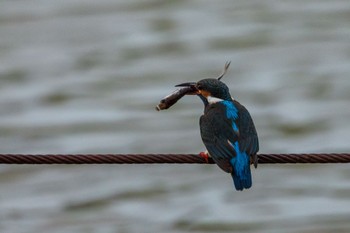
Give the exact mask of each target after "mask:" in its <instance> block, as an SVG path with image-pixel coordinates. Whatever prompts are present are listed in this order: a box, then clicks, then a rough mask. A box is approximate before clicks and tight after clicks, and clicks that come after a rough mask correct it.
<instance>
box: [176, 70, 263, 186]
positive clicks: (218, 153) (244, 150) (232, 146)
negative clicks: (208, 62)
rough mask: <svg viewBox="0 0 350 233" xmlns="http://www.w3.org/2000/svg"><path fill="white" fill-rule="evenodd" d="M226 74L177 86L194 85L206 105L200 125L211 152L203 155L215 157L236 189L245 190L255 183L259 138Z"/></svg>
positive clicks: (208, 149)
mask: <svg viewBox="0 0 350 233" xmlns="http://www.w3.org/2000/svg"><path fill="white" fill-rule="evenodd" d="M222 76H223V75H222ZM222 76H220V77H219V78H217V79H216V78H207V79H202V80H200V81H198V82H187V83H182V84H179V85H176V86H178V87H184V86H191V87H192V88H193V90H195V93H194V94H196V95H197V96H198V97H199V98H200V99H201V100H202V102H203V104H204V114H203V115H202V116H201V117H200V121H199V126H200V133H201V137H202V141H203V143H204V145H205V147H206V149H207V151H206V152H201V153H200V156H201V157H203V158H204V159H205V160H206V161H208V158H209V157H211V158H212V159H213V160H214V162H215V163H216V164H217V165H218V166H219V167H220V168H221V169H222V170H224V171H225V172H227V173H230V174H231V176H232V178H233V184H234V187H235V188H236V190H238V191H242V190H243V189H249V188H250V187H251V186H252V175H251V170H250V164H251V163H253V164H254V167H255V168H256V167H257V164H258V158H257V152H258V150H259V140H258V135H257V132H256V129H255V126H254V122H253V119H252V117H251V116H250V114H249V112H248V110H247V109H246V108H245V107H244V106H243V105H241V104H240V103H239V102H238V101H236V100H235V99H233V98H232V97H231V94H230V91H229V88H228V87H227V85H226V84H225V83H223V82H222V81H220V79H221V78H222Z"/></svg>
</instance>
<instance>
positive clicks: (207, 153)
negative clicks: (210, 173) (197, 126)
mask: <svg viewBox="0 0 350 233" xmlns="http://www.w3.org/2000/svg"><path fill="white" fill-rule="evenodd" d="M199 156H200V157H202V159H204V161H205V162H206V163H209V157H211V156H210V154H209V152H208V151H204V152H200V153H199Z"/></svg>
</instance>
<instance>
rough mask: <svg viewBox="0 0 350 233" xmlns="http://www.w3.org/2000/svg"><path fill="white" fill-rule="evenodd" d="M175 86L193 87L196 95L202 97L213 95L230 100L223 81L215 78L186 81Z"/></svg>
mask: <svg viewBox="0 0 350 233" xmlns="http://www.w3.org/2000/svg"><path fill="white" fill-rule="evenodd" d="M176 86H177V87H187V86H190V87H193V89H195V90H196V93H195V94H197V95H202V96H203V97H205V98H207V99H208V97H214V98H218V99H222V100H231V99H232V98H231V95H230V91H229V89H228V87H227V86H226V84H225V83H223V82H221V81H220V80H218V79H215V78H207V79H202V80H200V81H198V82H187V83H182V84H179V85H176Z"/></svg>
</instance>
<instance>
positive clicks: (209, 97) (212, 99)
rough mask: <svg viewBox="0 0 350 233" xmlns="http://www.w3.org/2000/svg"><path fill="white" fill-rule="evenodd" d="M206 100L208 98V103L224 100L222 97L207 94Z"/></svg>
mask: <svg viewBox="0 0 350 233" xmlns="http://www.w3.org/2000/svg"><path fill="white" fill-rule="evenodd" d="M207 100H208V102H209V104H214V103H217V102H221V101H224V100H223V99H220V98H216V97H212V96H208V97H207Z"/></svg>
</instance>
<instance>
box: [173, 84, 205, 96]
mask: <svg viewBox="0 0 350 233" xmlns="http://www.w3.org/2000/svg"><path fill="white" fill-rule="evenodd" d="M196 84H197V83H196V82H188V83H181V84H178V85H176V86H175V87H188V88H191V89H192V91H189V92H187V93H186V95H198V94H199V90H198V89H197V87H196Z"/></svg>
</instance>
